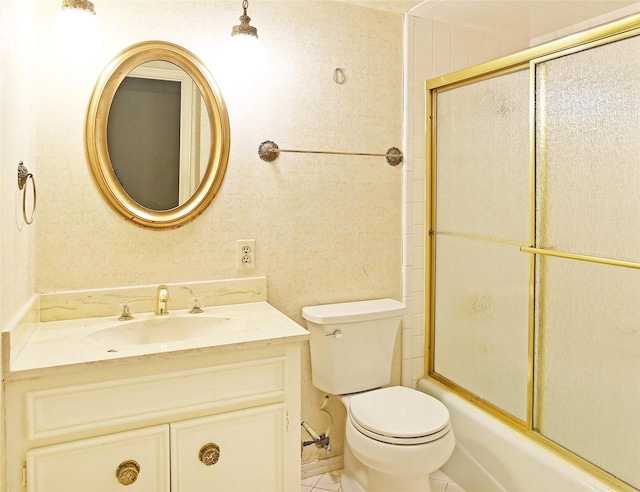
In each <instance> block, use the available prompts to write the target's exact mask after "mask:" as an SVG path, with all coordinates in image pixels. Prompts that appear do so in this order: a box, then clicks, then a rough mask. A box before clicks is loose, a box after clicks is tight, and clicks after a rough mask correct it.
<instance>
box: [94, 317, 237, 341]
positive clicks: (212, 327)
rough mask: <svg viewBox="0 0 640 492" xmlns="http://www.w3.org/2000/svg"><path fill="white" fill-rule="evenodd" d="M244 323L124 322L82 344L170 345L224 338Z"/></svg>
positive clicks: (232, 320) (163, 319)
mask: <svg viewBox="0 0 640 492" xmlns="http://www.w3.org/2000/svg"><path fill="white" fill-rule="evenodd" d="M244 324H245V322H244V321H243V320H241V319H236V318H226V317H221V316H207V315H200V314H191V315H182V316H171V315H168V316H156V317H153V318H149V319H142V320H139V321H135V320H134V321H120V322H118V324H117V325H114V326H110V327H108V328H103V329H101V330H97V331H94V332H92V333H89V334H87V335H85V336H84V337H83V338H82V343H84V344H86V345H97V346H124V345H147V344H152V343H170V342H177V341H181V340H190V339H193V338H206V337H211V336H215V335H220V334H222V333H226V332H228V331H232V330H233V329H234V328H239V327H241V326H242V325H244Z"/></svg>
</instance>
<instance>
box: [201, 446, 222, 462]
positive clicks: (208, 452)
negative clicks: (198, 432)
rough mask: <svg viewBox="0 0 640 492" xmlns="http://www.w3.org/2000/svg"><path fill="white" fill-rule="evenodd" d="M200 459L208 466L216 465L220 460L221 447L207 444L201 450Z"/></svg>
mask: <svg viewBox="0 0 640 492" xmlns="http://www.w3.org/2000/svg"><path fill="white" fill-rule="evenodd" d="M198 459H200V461H202V462H203V463H204V464H205V465H206V466H211V465H215V464H216V463H217V462H218V460H219V459H220V447H219V446H218V445H217V444H216V443H213V442H210V443H208V444H205V445H204V446H202V447H201V448H200V452H199V453H198Z"/></svg>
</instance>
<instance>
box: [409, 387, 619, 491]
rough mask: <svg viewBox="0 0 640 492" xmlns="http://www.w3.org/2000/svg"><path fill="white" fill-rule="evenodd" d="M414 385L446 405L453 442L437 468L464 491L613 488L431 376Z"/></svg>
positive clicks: (595, 489) (591, 489)
mask: <svg viewBox="0 0 640 492" xmlns="http://www.w3.org/2000/svg"><path fill="white" fill-rule="evenodd" d="M418 389H419V390H420V391H422V392H424V393H427V394H429V395H431V396H433V397H435V398H437V399H438V400H440V401H441V402H442V403H444V404H445V405H446V406H447V408H448V409H449V413H450V414H451V425H452V427H453V431H454V433H455V436H456V447H455V450H454V451H453V455H452V456H451V458H450V459H449V461H448V462H447V463H446V464H445V465H444V466H443V467H442V471H443V472H444V473H446V474H447V475H449V477H451V479H452V480H455V481H456V482H457V483H458V484H459V485H460V486H461V487H463V488H464V489H465V490H466V492H574V491H575V492H578V491H580V492H586V491H598V492H604V491H613V490H617V489H612V488H609V487H607V486H606V485H605V484H603V483H602V482H600V481H598V480H596V479H595V478H593V477H591V476H590V475H587V474H586V473H585V472H583V471H581V470H579V469H578V468H576V467H575V466H573V465H571V464H570V463H568V462H567V461H565V460H563V459H562V458H560V457H558V456H556V455H555V454H554V453H552V452H551V451H548V450H547V449H545V448H543V447H542V446H540V445H538V444H536V443H535V442H533V441H531V440H530V439H527V437H525V436H524V435H522V434H520V433H519V432H517V431H515V430H513V429H512V428H511V427H509V426H507V425H506V424H503V423H502V422H500V421H499V420H498V419H496V418H495V417H493V416H491V415H489V414H488V413H486V412H485V411H483V410H480V409H479V408H477V407H476V406H474V405H472V404H471V403H469V402H468V401H466V400H464V399H463V398H461V397H459V396H458V395H456V394H455V393H453V392H452V391H450V390H449V389H447V388H445V387H444V386H442V385H441V384H439V383H437V382H436V381H434V380H433V379H430V378H425V379H421V380H420V381H419V382H418Z"/></svg>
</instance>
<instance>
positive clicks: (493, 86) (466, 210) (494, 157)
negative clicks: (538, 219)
mask: <svg viewBox="0 0 640 492" xmlns="http://www.w3.org/2000/svg"><path fill="white" fill-rule="evenodd" d="M436 108H437V137H436V154H437V155H436V162H437V200H438V203H437V209H436V210H437V214H438V217H437V229H438V230H439V231H448V232H455V233H464V234H472V235H479V236H491V237H496V238H501V239H509V240H517V241H522V242H523V243H527V241H529V201H528V197H529V181H530V179H529V169H530V166H529V135H530V130H529V70H523V71H519V72H514V73H509V74H506V75H501V76H499V77H494V78H491V79H488V80H484V81H480V82H476V83H474V84H471V85H467V86H464V87H458V88H455V89H452V90H449V91H447V92H442V93H439V94H438V95H437V104H436Z"/></svg>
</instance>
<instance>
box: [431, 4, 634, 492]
mask: <svg viewBox="0 0 640 492" xmlns="http://www.w3.org/2000/svg"><path fill="white" fill-rule="evenodd" d="M637 35H640V14H635V15H631V16H629V17H626V18H623V19H620V20H617V21H614V22H611V23H608V24H605V25H602V26H598V27H595V28H592V29H589V30H586V31H582V32H579V33H576V34H572V35H569V36H566V37H564V38H561V39H558V40H555V41H551V42H548V43H545V44H542V45H540V46H535V47H532V48H528V49H526V50H523V51H521V52H518V53H514V54H512V55H508V56H505V57H502V58H498V59H495V60H491V61H488V62H485V63H481V64H479V65H474V66H472V67H468V68H465V69H463V70H458V71H456V72H452V73H449V74H447V75H443V76H440V77H436V78H433V79H430V80H428V81H427V82H426V83H425V91H426V114H427V119H426V124H427V132H426V145H427V152H426V155H427V182H426V196H427V200H426V215H425V216H426V217H427V221H428V228H427V231H428V232H427V237H426V241H425V244H426V248H425V255H426V265H427V276H426V279H427V285H426V289H425V303H426V306H427V318H426V325H427V326H426V328H427V336H426V337H425V341H426V347H425V353H426V357H425V374H427V375H428V376H429V377H431V378H433V379H434V380H436V381H437V382H439V383H441V384H443V385H444V386H446V387H448V388H449V389H451V390H453V391H454V392H455V393H457V394H459V395H460V396H462V397H463V398H465V399H466V400H468V401H471V402H472V403H474V404H475V405H477V406H478V407H480V408H482V409H483V410H485V411H487V412H488V413H490V414H491V415H493V416H494V417H497V418H498V419H500V420H501V421H503V422H505V423H506V424H508V425H509V426H510V427H512V428H514V429H515V430H517V431H519V432H520V433H522V434H524V435H525V436H527V437H528V438H530V439H531V440H533V441H534V442H536V443H538V444H541V445H542V446H544V447H545V448H547V449H549V450H551V451H552V452H554V453H555V454H557V455H559V456H560V457H562V458H563V459H565V460H567V461H569V462H571V463H572V464H574V465H576V466H578V467H579V468H581V469H582V470H584V471H585V472H587V473H588V474H590V475H591V476H593V477H595V478H596V479H598V480H600V481H602V482H603V483H605V484H606V485H608V486H611V487H613V488H615V489H618V490H623V491H629V490H630V489H629V487H630V485H629V484H628V483H626V482H623V481H621V480H619V479H618V478H616V477H614V476H613V475H611V474H609V473H608V472H606V471H605V470H603V469H601V468H599V467H597V466H595V465H594V464H592V463H590V462H588V461H587V460H585V459H583V458H581V457H580V456H578V455H576V454H574V453H573V452H571V451H569V450H568V449H566V448H564V447H562V446H560V445H558V444H556V443H555V442H553V441H551V440H550V439H548V438H546V437H545V436H543V435H542V434H540V433H539V432H538V431H536V430H535V429H534V419H533V417H534V415H533V412H534V401H533V391H534V388H533V386H534V356H535V353H534V346H535V319H534V314H535V313H534V308H535V306H534V294H535V291H534V288H535V258H536V256H538V255H540V256H554V257H559V258H565V259H571V260H576V261H587V262H594V263H601V264H607V265H613V266H618V267H624V268H633V269H640V263H636V262H630V261H622V260H616V259H611V258H600V257H594V256H586V255H580V254H575V253H570V252H560V251H554V250H549V249H542V248H536V247H535V246H534V245H535V239H536V237H535V232H536V163H535V155H536V154H535V150H536V149H535V145H536V140H535V67H536V65H537V64H539V63H542V62H544V61H547V60H551V59H554V58H558V57H561V56H565V55H568V54H572V53H576V52H579V51H582V50H585V49H588V48H592V47H595V46H599V45H603V44H608V43H611V42H613V41H618V40H621V39H625V38H628V37H632V36H637ZM527 68H528V69H529V73H530V97H529V122H530V123H529V126H530V139H529V141H530V143H529V156H530V158H529V159H530V163H529V166H530V192H529V193H530V219H529V224H530V232H529V235H530V244H529V245H521V244H515V242H514V241H503V240H496V239H489V238H479V237H474V238H476V239H484V240H490V241H492V242H499V243H503V244H510V245H514V244H515V245H517V246H520V251H522V252H523V253H527V254H529V255H530V260H529V328H528V329H529V334H528V362H527V411H526V415H527V417H526V421H522V420H520V419H519V418H517V417H515V416H513V415H511V414H509V413H507V412H505V411H504V410H502V409H500V408H499V407H497V406H495V405H493V404H492V403H490V402H488V401H486V400H484V399H482V398H480V397H478V396H477V395H475V394H473V393H471V392H470V391H468V390H466V389H464V388H463V387H461V386H459V385H457V384H456V383H454V382H453V381H450V380H448V379H447V378H445V377H444V376H441V375H439V374H438V373H436V372H435V371H434V349H435V329H434V327H435V308H434V306H435V288H434V286H435V239H436V235H438V234H439V235H451V236H453V235H455V236H460V234H453V233H450V232H446V231H436V145H437V143H436V99H437V98H436V95H437V94H438V93H439V92H443V91H445V90H450V89H455V88H457V87H461V86H464V85H468V84H471V83H475V82H479V81H482V80H485V79H489V78H493V77H496V76H499V75H504V74H507V73H510V72H515V71H519V70H524V69H527ZM465 237H467V236H466V235H465ZM631 490H638V489H634V488H632V489H631ZM639 492H640V491H639Z"/></svg>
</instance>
